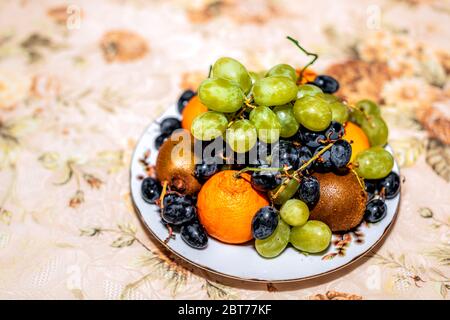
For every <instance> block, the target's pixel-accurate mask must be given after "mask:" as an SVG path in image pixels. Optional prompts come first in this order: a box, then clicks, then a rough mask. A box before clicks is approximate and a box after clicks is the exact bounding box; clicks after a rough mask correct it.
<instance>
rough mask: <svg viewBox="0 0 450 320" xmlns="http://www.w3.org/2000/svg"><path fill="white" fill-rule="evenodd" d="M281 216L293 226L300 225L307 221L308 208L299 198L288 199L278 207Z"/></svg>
mask: <svg viewBox="0 0 450 320" xmlns="http://www.w3.org/2000/svg"><path fill="white" fill-rule="evenodd" d="M280 215H281V218H282V219H283V220H284V222H286V223H287V224H288V225H291V226H293V227H297V226H302V225H304V224H305V223H306V221H308V218H309V208H308V206H307V205H306V203H304V202H303V201H301V200H298V199H290V200H288V201H286V203H285V204H283V206H282V207H281V209H280Z"/></svg>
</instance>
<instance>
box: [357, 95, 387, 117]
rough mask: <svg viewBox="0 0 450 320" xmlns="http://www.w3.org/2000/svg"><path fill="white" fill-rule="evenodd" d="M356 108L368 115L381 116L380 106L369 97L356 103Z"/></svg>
mask: <svg viewBox="0 0 450 320" xmlns="http://www.w3.org/2000/svg"><path fill="white" fill-rule="evenodd" d="M356 108H358V110H359V111H361V112H364V113H365V114H366V115H368V116H376V117H379V116H381V113H380V107H379V106H378V105H377V104H376V103H375V102H373V101H372V100H369V99H364V100H360V101H358V102H357V103H356Z"/></svg>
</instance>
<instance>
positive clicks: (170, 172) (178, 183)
mask: <svg viewBox="0 0 450 320" xmlns="http://www.w3.org/2000/svg"><path fill="white" fill-rule="evenodd" d="M192 141H193V138H192V137H191V135H190V133H189V132H188V131H186V130H178V131H177V132H175V133H174V134H173V135H172V137H170V138H169V139H167V140H166V141H164V143H163V144H162V145H161V147H160V148H159V153H158V157H157V159H156V176H157V178H158V180H159V181H161V183H164V181H167V182H168V185H169V186H170V187H171V188H172V189H174V190H176V191H178V192H180V193H183V194H194V193H197V192H198V191H199V190H200V188H201V184H200V183H199V182H198V180H197V179H196V178H195V177H194V174H193V173H194V168H195V161H194V152H193V145H192ZM175 148H176V149H175ZM180 150H185V151H188V152H187V153H182V152H181V151H180ZM174 155H175V156H174Z"/></svg>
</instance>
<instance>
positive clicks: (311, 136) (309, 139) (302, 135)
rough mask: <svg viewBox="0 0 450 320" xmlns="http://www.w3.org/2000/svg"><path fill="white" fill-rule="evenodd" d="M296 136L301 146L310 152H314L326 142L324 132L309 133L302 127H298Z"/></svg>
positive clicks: (309, 131)
mask: <svg viewBox="0 0 450 320" xmlns="http://www.w3.org/2000/svg"><path fill="white" fill-rule="evenodd" d="M296 136H297V137H298V138H297V140H298V141H300V143H301V144H302V145H303V146H307V147H308V148H310V149H311V150H315V149H316V148H318V147H320V146H321V145H323V144H325V143H326V142H327V137H326V136H325V131H317V132H316V131H311V130H308V129H306V128H305V127H303V126H300V129H299V130H298V132H297V134H296Z"/></svg>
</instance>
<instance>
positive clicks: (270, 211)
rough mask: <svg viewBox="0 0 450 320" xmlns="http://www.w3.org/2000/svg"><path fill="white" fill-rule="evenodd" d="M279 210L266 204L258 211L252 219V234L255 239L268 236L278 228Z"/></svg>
mask: <svg viewBox="0 0 450 320" xmlns="http://www.w3.org/2000/svg"><path fill="white" fill-rule="evenodd" d="M279 220H280V219H279V216H278V210H277V209H275V208H274V207H271V206H265V207H262V208H261V209H259V210H258V212H256V214H255V216H254V217H253V219H252V234H253V237H254V238H255V239H260V240H262V239H266V238H268V237H269V236H270V235H271V234H272V233H273V232H274V231H275V229H276V228H277V226H278V222H279Z"/></svg>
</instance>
